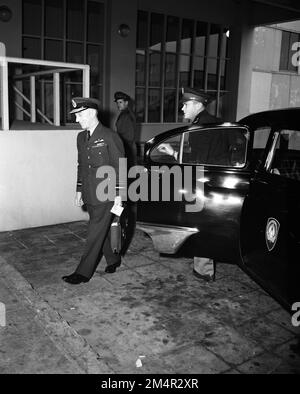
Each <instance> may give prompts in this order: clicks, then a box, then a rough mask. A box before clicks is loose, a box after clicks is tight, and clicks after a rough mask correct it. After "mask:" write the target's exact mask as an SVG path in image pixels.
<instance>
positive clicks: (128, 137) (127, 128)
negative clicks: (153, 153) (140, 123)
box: [116, 108, 136, 165]
mask: <svg viewBox="0 0 300 394" xmlns="http://www.w3.org/2000/svg"><path fill="white" fill-rule="evenodd" d="M116 129H117V133H118V134H119V136H120V137H121V139H122V141H123V144H124V148H125V155H126V157H127V158H128V163H129V165H133V164H134V163H135V161H136V145H135V129H136V120H135V116H134V114H133V113H132V111H131V110H130V109H128V108H127V109H124V110H123V111H121V112H120V114H119V116H118V119H117V121H116Z"/></svg>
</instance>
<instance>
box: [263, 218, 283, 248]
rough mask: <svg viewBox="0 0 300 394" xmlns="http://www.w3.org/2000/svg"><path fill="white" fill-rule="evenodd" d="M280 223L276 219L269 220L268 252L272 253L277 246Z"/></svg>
mask: <svg viewBox="0 0 300 394" xmlns="http://www.w3.org/2000/svg"><path fill="white" fill-rule="evenodd" d="M279 228H280V223H279V222H278V220H276V219H274V218H269V219H268V222H267V226H266V232H265V238H266V244H267V248H268V251H269V252H271V251H272V250H273V249H274V248H275V245H276V242H277V239H278V234H279Z"/></svg>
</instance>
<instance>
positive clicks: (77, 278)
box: [62, 272, 89, 285]
mask: <svg viewBox="0 0 300 394" xmlns="http://www.w3.org/2000/svg"><path fill="white" fill-rule="evenodd" d="M62 279H63V280H64V281H65V282H67V283H70V284H71V285H79V283H86V282H88V281H89V279H88V278H86V277H85V276H83V275H80V274H77V273H76V272H74V273H73V274H71V275H66V276H63V277H62Z"/></svg>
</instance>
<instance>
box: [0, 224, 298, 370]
mask: <svg viewBox="0 0 300 394" xmlns="http://www.w3.org/2000/svg"><path fill="white" fill-rule="evenodd" d="M85 230H86V222H76V223H67V224H61V225H56V226H46V227H41V228H35V229H26V230H18V231H11V232H5V233H0V256H1V257H0V302H3V303H4V304H5V305H6V326H5V327H0V353H1V357H0V373H1V374H4V373H8V374H17V373H35V374H37V373H41V374H46V373H61V374H70V373H76V374H104V373H111V374H114V373H125V374H126V373H134V374H140V373H142V374H147V373H166V374H168V373H171V374H174V373H182V374H189V373H195V374H202V373H210V374H223V373H225V374H227V373H230V374H232V373H234V374H238V373H290V374H294V373H300V355H299V353H298V352H297V351H295V348H294V346H295V345H296V344H297V343H298V338H299V330H298V329H296V328H294V327H293V326H292V324H291V318H290V316H289V314H288V313H286V312H285V311H284V310H283V309H282V308H281V306H280V305H278V304H277V302H276V301H274V300H273V299H272V298H271V297H270V296H269V295H268V294H266V293H265V292H264V291H263V290H262V289H261V288H260V287H259V286H258V285H256V284H255V283H254V282H253V281H252V280H251V279H250V278H249V277H248V276H247V275H246V274H245V273H243V271H241V269H240V268H239V267H237V266H234V265H229V264H218V265H217V280H216V282H214V283H209V284H207V283H202V282H199V281H198V280H197V279H196V278H194V276H193V275H192V260H191V259H190V258H186V257H182V256H181V257H180V256H176V257H172V256H161V255H159V254H158V253H156V252H155V251H154V250H153V246H152V242H151V240H150V239H149V238H148V237H147V236H145V235H144V234H143V233H142V232H140V231H136V234H135V237H134V239H133V242H132V244H131V246H130V249H129V251H128V253H127V254H126V256H125V257H124V258H123V263H122V266H121V267H120V268H119V269H118V270H117V272H116V273H114V274H105V273H104V268H105V262H104V261H102V262H101V263H100V265H99V266H98V269H97V272H96V273H95V275H94V277H93V278H92V279H91V281H90V282H89V283H87V284H80V285H77V286H72V285H69V284H67V283H65V282H63V281H62V280H61V276H62V275H65V274H69V273H71V272H73V270H74V269H75V267H76V265H77V263H78V261H79V258H80V256H81V253H82V247H83V244H84V238H85ZM140 356H144V357H140ZM139 358H140V360H141V362H138V363H137V361H138V359H139ZM138 365H141V366H140V367H138Z"/></svg>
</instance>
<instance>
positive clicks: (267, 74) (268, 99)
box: [249, 21, 300, 113]
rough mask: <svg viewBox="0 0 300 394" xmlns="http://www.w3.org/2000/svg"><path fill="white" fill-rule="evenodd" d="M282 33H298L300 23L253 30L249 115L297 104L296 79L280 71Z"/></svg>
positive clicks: (298, 85) (298, 87) (299, 85)
mask: <svg viewBox="0 0 300 394" xmlns="http://www.w3.org/2000/svg"><path fill="white" fill-rule="evenodd" d="M282 30H288V31H293V32H298V33H299V32H300V21H294V22H290V23H283V24H277V25H272V26H268V27H266V26H260V27H257V28H255V32H254V41H253V56H252V79H251V100H250V106H249V113H253V112H258V111H264V110H269V109H277V108H287V107H296V106H299V105H300V76H299V75H297V74H296V73H293V72H288V71H281V70H280V68H279V65H280V53H281V39H282Z"/></svg>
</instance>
